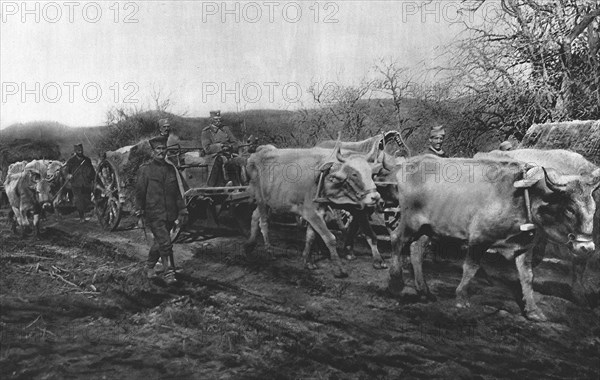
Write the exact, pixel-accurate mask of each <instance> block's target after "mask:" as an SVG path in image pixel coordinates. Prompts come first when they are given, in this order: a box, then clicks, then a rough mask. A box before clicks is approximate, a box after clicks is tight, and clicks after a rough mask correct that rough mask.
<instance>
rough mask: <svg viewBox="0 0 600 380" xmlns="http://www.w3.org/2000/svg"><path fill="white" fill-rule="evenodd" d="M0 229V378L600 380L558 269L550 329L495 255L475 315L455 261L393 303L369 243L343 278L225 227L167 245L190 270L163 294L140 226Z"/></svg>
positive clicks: (582, 317) (289, 248) (596, 333)
mask: <svg viewBox="0 0 600 380" xmlns="http://www.w3.org/2000/svg"><path fill="white" fill-rule="evenodd" d="M5 220H6V218H5V215H2V219H1V220H0V242H1V248H0V274H1V276H0V307H1V310H0V328H1V339H0V344H1V347H0V348H1V352H0V367H1V372H0V375H1V376H2V378H3V379H8V378H24V379H25V378H27V379H29V378H40V379H41V378H61V379H62V378H86V379H88V378H107V379H109V378H110V379H113V378H159V377H160V378H171V377H173V378H174V377H177V378H203V379H205V378H206V379H212V378H260V379H264V378H301V379H324V378H344V379H345V378H361V379H372V378H423V377H429V378H472V377H476V378H517V377H518V378H525V379H526V378H578V379H581V378H590V379H596V378H598V377H599V376H600V324H599V323H598V317H599V315H600V309H599V308H598V305H597V302H595V303H593V304H592V306H595V309H592V308H590V307H587V308H581V307H578V306H576V305H575V304H573V303H571V302H570V301H568V300H567V299H568V298H570V296H569V295H570V288H569V286H568V283H569V281H568V271H567V270H565V268H564V267H563V266H561V265H559V264H552V263H550V262H548V263H545V264H542V266H540V267H538V268H536V272H535V273H536V275H538V276H537V277H536V283H535V290H536V291H538V292H542V293H536V296H537V299H538V302H539V305H540V307H541V308H542V309H543V311H544V312H545V313H546V315H547V316H548V317H549V318H550V322H547V323H532V322H529V321H527V320H526V319H525V318H523V317H522V316H521V312H520V309H519V306H518V304H517V302H516V300H517V299H518V298H520V297H519V296H518V294H519V292H520V287H519V285H518V282H517V280H516V270H515V269H513V264H512V263H509V262H505V261H504V260H503V259H498V258H496V257H489V258H488V260H487V264H485V263H484V265H483V267H484V268H485V271H484V272H481V273H480V274H479V275H478V276H477V277H476V278H475V279H474V281H473V287H472V288H471V293H472V301H473V302H472V303H473V304H474V306H473V307H472V308H471V309H469V310H459V309H456V308H455V307H454V302H453V297H454V289H455V288H456V286H457V284H458V283H459V281H460V275H461V266H460V265H461V261H460V259H459V258H458V257H454V258H449V259H442V258H438V257H434V258H432V259H430V260H429V261H426V264H425V274H426V277H427V279H428V281H429V285H430V288H431V289H432V291H433V293H434V294H435V295H436V296H437V301H435V302H422V301H419V300H416V299H410V297H408V298H406V299H403V300H398V299H395V298H392V297H390V296H389V295H388V294H387V293H386V292H385V285H386V279H387V272H386V271H376V270H374V269H372V268H371V265H370V257H369V256H367V255H366V252H367V251H366V249H364V247H363V249H362V252H363V255H361V256H359V257H358V260H356V261H354V262H346V268H347V270H348V272H349V275H350V276H349V278H347V279H343V280H337V279H334V278H333V276H332V266H331V265H330V263H329V262H328V261H327V260H321V261H319V265H320V267H321V269H318V270H316V271H314V272H308V271H306V270H304V269H302V266H301V262H300V258H299V253H298V250H299V249H300V248H301V246H302V244H301V241H300V237H301V234H298V233H296V232H295V231H293V230H290V229H286V230H283V229H279V230H278V231H276V232H275V236H274V244H275V245H276V246H277V247H279V249H278V251H277V252H276V255H277V257H278V259H277V260H276V261H270V260H267V258H266V255H265V254H264V252H260V251H259V252H257V254H256V255H255V256H254V257H251V258H246V257H244V256H243V255H242V249H241V248H242V245H241V244H242V242H243V239H242V238H241V237H239V236H236V235H233V234H231V235H229V236H225V237H220V238H213V239H208V240H204V241H202V240H201V239H199V238H198V236H196V237H195V240H194V241H193V242H186V243H182V244H176V250H175V256H176V259H177V261H178V265H179V266H181V267H182V268H183V272H182V273H180V274H179V277H178V278H179V280H180V281H179V285H178V286H176V287H166V286H161V285H159V284H155V283H151V282H149V281H148V280H146V279H145V277H144V275H143V272H142V268H143V264H142V262H143V260H144V259H145V255H146V253H147V246H146V243H145V242H144V236H143V233H142V232H141V231H140V230H128V231H119V232H115V233H105V232H102V231H100V229H99V228H98V225H97V224H96V222H95V221H90V222H89V223H87V224H84V225H79V224H78V223H76V222H75V220H74V219H72V218H67V219H65V220H63V221H61V222H60V223H58V222H57V221H56V220H55V219H54V217H51V218H50V219H49V220H48V221H46V222H45V231H44V233H43V236H42V239H40V240H38V241H34V240H32V239H31V238H27V239H20V238H18V237H17V236H15V235H13V234H12V233H11V232H10V231H8V228H7V226H6V223H5ZM129 224H130V225H131V224H132V223H131V222H129ZM123 225H124V226H127V221H124V223H123ZM215 233H216V234H219V235H227V234H226V233H225V232H224V231H216V232H215ZM282 237H286V240H282ZM150 238H151V237H150ZM382 251H383V252H389V249H388V248H386V247H385V246H384V245H383V244H382ZM492 264H493V265H492ZM486 273H487V274H486ZM406 277H407V278H408V273H407V275H406ZM592 281H597V277H593V278H592ZM561 297H565V298H567V299H565V298H561Z"/></svg>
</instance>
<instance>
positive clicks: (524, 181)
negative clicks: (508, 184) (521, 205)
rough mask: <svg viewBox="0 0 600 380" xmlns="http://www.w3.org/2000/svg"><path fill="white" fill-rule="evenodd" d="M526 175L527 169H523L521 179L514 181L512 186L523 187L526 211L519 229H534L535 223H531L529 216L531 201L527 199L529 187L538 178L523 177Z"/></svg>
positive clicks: (531, 219)
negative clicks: (525, 219)
mask: <svg viewBox="0 0 600 380" xmlns="http://www.w3.org/2000/svg"><path fill="white" fill-rule="evenodd" d="M526 176H527V170H526V169H523V179H521V180H518V181H515V183H514V187H516V188H517V189H523V196H524V197H525V209H526V211H527V223H524V224H521V226H520V227H519V228H520V230H521V231H523V232H526V231H532V230H534V229H535V225H534V224H533V223H532V221H533V218H532V216H531V201H530V199H529V188H530V187H531V186H533V185H535V184H536V183H537V182H538V181H539V179H536V178H525V177H526Z"/></svg>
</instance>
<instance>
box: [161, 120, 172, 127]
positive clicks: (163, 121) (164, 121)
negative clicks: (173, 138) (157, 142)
mask: <svg viewBox="0 0 600 380" xmlns="http://www.w3.org/2000/svg"><path fill="white" fill-rule="evenodd" d="M166 126H169V127H170V126H171V124H170V123H169V119H160V120H159V121H158V127H159V128H161V127H166Z"/></svg>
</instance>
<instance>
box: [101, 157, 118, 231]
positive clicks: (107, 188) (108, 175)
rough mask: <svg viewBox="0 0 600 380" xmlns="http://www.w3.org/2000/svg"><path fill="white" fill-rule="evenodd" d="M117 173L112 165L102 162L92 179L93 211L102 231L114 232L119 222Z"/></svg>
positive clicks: (105, 161) (108, 162) (106, 161)
mask: <svg viewBox="0 0 600 380" xmlns="http://www.w3.org/2000/svg"><path fill="white" fill-rule="evenodd" d="M120 192H121V185H120V182H119V173H118V172H117V170H116V167H115V166H114V164H113V163H112V162H110V161H108V160H103V161H102V162H100V164H99V165H98V169H97V170H96V177H95V178H94V211H95V212H96V216H97V217H98V221H99V222H100V225H101V226H102V228H103V229H105V230H107V231H114V230H116V229H117V227H118V226H119V221H120V220H121V214H122V210H121V204H120V203H119V194H120Z"/></svg>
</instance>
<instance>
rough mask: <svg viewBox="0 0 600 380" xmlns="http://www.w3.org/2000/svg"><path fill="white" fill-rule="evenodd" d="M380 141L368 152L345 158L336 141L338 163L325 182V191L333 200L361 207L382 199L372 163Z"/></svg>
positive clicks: (333, 166) (335, 152) (331, 169)
mask: <svg viewBox="0 0 600 380" xmlns="http://www.w3.org/2000/svg"><path fill="white" fill-rule="evenodd" d="M378 145H379V141H378V142H376V143H375V144H373V147H372V148H371V150H370V151H369V152H368V153H367V154H366V155H364V154H350V155H348V157H344V156H343V155H342V152H341V150H340V145H339V144H337V145H336V147H335V148H334V154H335V157H336V160H337V162H335V163H334V164H333V165H331V168H330V169H329V173H328V174H327V175H326V177H325V182H324V185H323V192H324V194H325V195H326V196H327V197H328V198H329V199H330V200H331V201H332V202H334V203H338V204H355V205H358V206H359V207H360V208H364V207H365V206H374V205H375V204H376V203H377V201H378V200H379V199H380V196H379V193H378V192H377V189H376V187H375V182H373V178H372V176H373V166H374V165H375V164H376V161H377V156H378V153H379V146H378Z"/></svg>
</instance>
